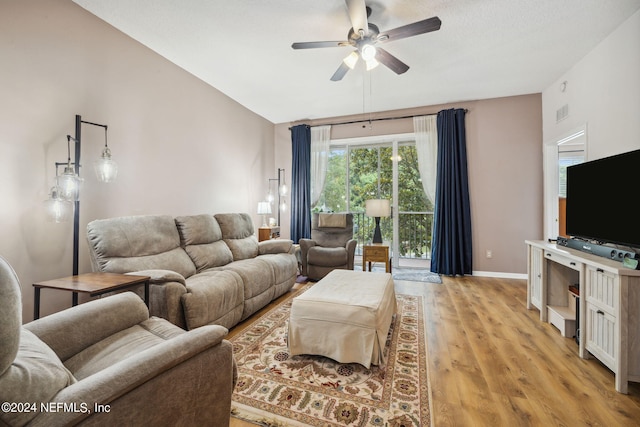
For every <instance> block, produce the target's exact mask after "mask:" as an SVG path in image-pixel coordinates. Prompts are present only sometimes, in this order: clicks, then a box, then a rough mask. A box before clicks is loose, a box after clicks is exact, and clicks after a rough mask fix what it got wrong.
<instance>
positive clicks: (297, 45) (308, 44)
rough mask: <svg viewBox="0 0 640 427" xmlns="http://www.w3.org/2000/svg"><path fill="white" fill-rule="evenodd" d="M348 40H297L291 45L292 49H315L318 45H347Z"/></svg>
mask: <svg viewBox="0 0 640 427" xmlns="http://www.w3.org/2000/svg"><path fill="white" fill-rule="evenodd" d="M349 45H350V43H349V42H348V41H326V42H298V43H293V44H292V45H291V47H292V48H294V49H316V48H319V47H340V46H349Z"/></svg>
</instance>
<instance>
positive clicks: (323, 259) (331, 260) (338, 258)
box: [307, 246, 348, 267]
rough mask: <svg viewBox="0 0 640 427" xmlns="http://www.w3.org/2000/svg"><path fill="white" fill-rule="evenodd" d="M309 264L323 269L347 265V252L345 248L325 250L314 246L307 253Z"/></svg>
mask: <svg viewBox="0 0 640 427" xmlns="http://www.w3.org/2000/svg"><path fill="white" fill-rule="evenodd" d="M307 262H308V263H309V264H313V265H319V266H322V267H335V266H337V265H347V262H348V260H347V250H346V249H345V248H325V247H322V246H313V247H311V248H309V252H308V253H307Z"/></svg>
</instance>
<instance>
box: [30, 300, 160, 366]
mask: <svg viewBox="0 0 640 427" xmlns="http://www.w3.org/2000/svg"><path fill="white" fill-rule="evenodd" d="M148 318H149V311H148V310H147V306H146V305H145V304H144V301H142V300H141V299H140V297H138V296H137V295H136V294H134V293H132V292H123V293H120V294H116V295H113V296H109V297H106V298H102V299H98V300H93V301H89V302H87V303H85V304H81V305H78V306H76V307H71V308H68V309H66V310H63V311H60V312H58V313H54V314H51V315H49V316H45V317H43V318H40V319H38V320H34V321H33V322H30V323H27V324H26V325H24V328H26V329H28V330H30V331H31V332H33V333H34V334H35V335H36V336H38V338H40V339H41V340H42V341H44V342H45V343H46V344H47V345H48V346H49V347H51V348H52V349H53V351H54V352H55V353H56V354H57V355H58V357H59V358H60V360H62V361H63V362H64V361H65V360H67V359H69V358H70V357H71V356H73V355H75V354H77V353H79V352H80V351H82V350H84V349H85V348H87V347H89V346H91V345H93V344H95V343H97V342H98V341H101V340H103V339H104V338H106V337H108V336H110V335H113V334H115V333H116V332H119V331H122V330H124V329H127V328H130V327H131V326H133V325H137V324H138V323H140V322H143V321H145V320H147V319H148Z"/></svg>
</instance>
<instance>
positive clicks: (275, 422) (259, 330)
mask: <svg viewBox="0 0 640 427" xmlns="http://www.w3.org/2000/svg"><path fill="white" fill-rule="evenodd" d="M306 289H308V287H306V288H304V289H303V290H302V291H304V290H306ZM396 297H397V300H398V314H397V315H396V316H395V317H394V320H393V324H392V327H391V330H390V331H389V336H388V338H387V345H386V347H385V352H387V356H388V363H387V365H386V366H384V367H378V366H371V369H366V368H364V366H362V365H359V364H341V363H338V362H335V361H333V360H331V359H328V358H325V357H321V356H293V357H292V356H290V355H289V352H288V349H287V344H286V332H287V322H288V320H289V312H290V309H291V299H288V300H286V301H284V302H283V303H281V305H279V306H277V307H275V308H274V309H272V310H271V311H269V312H268V313H266V314H265V315H263V316H262V317H261V318H260V319H258V320H257V321H256V322H254V323H253V324H252V325H251V326H250V327H249V328H248V329H247V330H246V331H243V332H242V333H241V334H239V335H237V336H235V337H234V338H232V339H231V342H232V343H233V352H234V355H235V358H236V363H237V365H238V383H237V385H236V388H235V391H234V393H233V403H232V415H233V416H234V417H237V418H241V419H244V420H247V421H251V422H254V423H258V424H260V425H263V426H397V427H399V426H406V427H408V426H416V427H418V426H422V427H424V426H429V425H430V411H429V385H428V378H427V361H426V348H425V336H424V323H423V313H422V297H419V296H408V295H397V296H396Z"/></svg>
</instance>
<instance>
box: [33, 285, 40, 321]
mask: <svg viewBox="0 0 640 427" xmlns="http://www.w3.org/2000/svg"><path fill="white" fill-rule="evenodd" d="M39 318H40V288H33V320H36V319H39Z"/></svg>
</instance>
